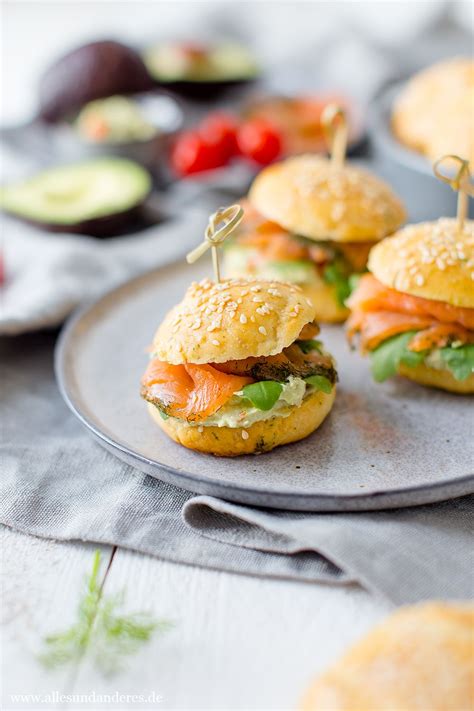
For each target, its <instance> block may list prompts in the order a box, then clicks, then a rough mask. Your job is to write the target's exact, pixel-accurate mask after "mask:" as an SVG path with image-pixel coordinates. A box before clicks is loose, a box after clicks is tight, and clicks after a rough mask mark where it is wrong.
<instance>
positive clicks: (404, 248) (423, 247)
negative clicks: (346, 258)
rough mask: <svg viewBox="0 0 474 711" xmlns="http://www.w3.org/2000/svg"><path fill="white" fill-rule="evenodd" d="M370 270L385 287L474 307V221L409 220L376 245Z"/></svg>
mask: <svg viewBox="0 0 474 711" xmlns="http://www.w3.org/2000/svg"><path fill="white" fill-rule="evenodd" d="M368 266H369V269H370V271H371V272H372V273H373V275H374V276H375V277H376V279H378V280H379V281H380V282H382V284H385V286H388V287H391V288H392V289H396V290H397V291H401V292H403V293H405V294H411V295H412V296H421V297H423V298H425V299H434V300H436V301H444V302H445V303H447V304H451V305H452V306H461V307H464V308H474V221H472V220H467V221H466V222H465V223H464V229H463V231H462V232H459V230H458V223H457V220H455V219H447V218H444V219H441V220H437V221H436V222H422V223H420V224H416V225H408V226H407V227H405V228H404V229H402V230H400V231H399V232H397V233H396V234H395V235H393V236H392V237H389V238H388V239H385V240H383V242H380V244H377V245H376V246H375V247H373V249H372V250H371V252H370V255H369V265H368Z"/></svg>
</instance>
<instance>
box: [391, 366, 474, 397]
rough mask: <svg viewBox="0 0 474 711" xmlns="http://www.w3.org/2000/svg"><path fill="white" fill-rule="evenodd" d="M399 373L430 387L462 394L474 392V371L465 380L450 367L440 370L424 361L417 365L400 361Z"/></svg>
mask: <svg viewBox="0 0 474 711" xmlns="http://www.w3.org/2000/svg"><path fill="white" fill-rule="evenodd" d="M398 373H399V375H403V376H404V377H405V378H409V379H410V380H414V381H415V382H416V383H420V385H427V386H428V387H430V388H439V389H441V390H447V391H448V392H450V393H459V394H460V395H472V394H474V373H473V374H472V375H470V376H469V377H468V378H466V379H465V380H456V378H455V377H454V375H453V374H452V373H451V372H450V371H449V370H448V369H445V370H438V369H437V368H430V367H429V366H427V365H425V364H424V363H421V365H416V366H415V367H410V366H408V365H404V364H403V363H400V365H399V366H398Z"/></svg>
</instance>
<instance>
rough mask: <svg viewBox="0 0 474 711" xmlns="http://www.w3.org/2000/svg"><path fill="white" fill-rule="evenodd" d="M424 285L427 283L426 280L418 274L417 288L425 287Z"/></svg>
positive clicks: (416, 278)
mask: <svg viewBox="0 0 474 711" xmlns="http://www.w3.org/2000/svg"><path fill="white" fill-rule="evenodd" d="M424 283H425V280H424V278H423V276H422V275H421V274H417V275H416V277H415V284H416V285H417V286H423V284H424Z"/></svg>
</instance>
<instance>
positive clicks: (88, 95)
mask: <svg viewBox="0 0 474 711" xmlns="http://www.w3.org/2000/svg"><path fill="white" fill-rule="evenodd" d="M152 88H153V81H152V79H151V77H150V75H149V74H148V71H147V69H146V67H145V64H144V62H143V60H142V58H141V57H140V55H139V54H138V53H137V52H135V50H133V49H132V48H131V47H127V46H126V45H124V44H121V43H120V42H115V41H113V40H101V41H99V42H91V43H89V44H85V45H83V46H82V47H78V48H77V49H75V50H73V51H72V52H69V53H68V54H66V55H64V56H63V57H61V58H60V59H58V60H57V61H56V62H55V63H54V64H52V65H51V66H50V67H49V68H48V69H47V70H46V72H45V73H44V74H43V76H42V77H41V79H40V84H39V103H40V107H39V116H40V118H41V119H43V120H44V121H47V122H51V123H55V122H56V121H60V120H61V119H63V118H64V117H66V116H68V115H69V116H70V115H72V114H74V113H76V112H77V111H78V110H79V109H80V108H81V107H82V106H84V104H87V103H88V102H89V101H93V100H94V99H102V98H105V97H107V96H113V95H116V94H136V93H138V92H142V91H148V90H149V89H152Z"/></svg>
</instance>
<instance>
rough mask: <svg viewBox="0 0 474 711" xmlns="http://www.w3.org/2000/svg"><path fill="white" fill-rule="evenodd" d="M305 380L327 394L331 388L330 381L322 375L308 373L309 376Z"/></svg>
mask: <svg viewBox="0 0 474 711" xmlns="http://www.w3.org/2000/svg"><path fill="white" fill-rule="evenodd" d="M305 382H306V383H308V385H312V386H313V387H314V388H316V390H321V391H322V392H323V393H326V394H327V395H329V393H330V392H331V390H332V383H331V381H330V380H328V379H327V378H325V377H324V375H310V376H309V378H305Z"/></svg>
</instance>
